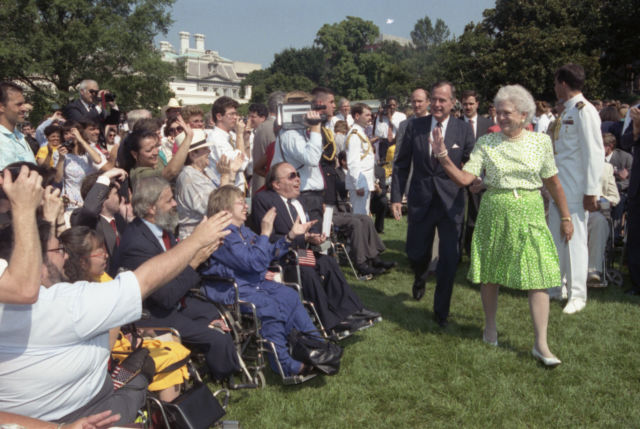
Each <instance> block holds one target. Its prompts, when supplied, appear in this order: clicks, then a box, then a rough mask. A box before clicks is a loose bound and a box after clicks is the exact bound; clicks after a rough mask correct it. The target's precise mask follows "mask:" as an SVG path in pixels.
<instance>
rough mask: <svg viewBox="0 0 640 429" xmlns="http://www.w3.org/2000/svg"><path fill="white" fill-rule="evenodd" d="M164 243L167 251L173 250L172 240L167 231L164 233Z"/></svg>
mask: <svg viewBox="0 0 640 429" xmlns="http://www.w3.org/2000/svg"><path fill="white" fill-rule="evenodd" d="M162 242H163V243H164V248H165V249H166V250H169V249H171V238H170V237H169V233H168V232H167V231H162Z"/></svg>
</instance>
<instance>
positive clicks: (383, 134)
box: [374, 96, 407, 162]
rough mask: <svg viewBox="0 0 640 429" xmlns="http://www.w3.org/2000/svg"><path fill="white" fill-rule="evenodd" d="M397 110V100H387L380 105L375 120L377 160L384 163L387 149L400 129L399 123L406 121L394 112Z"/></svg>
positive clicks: (404, 117) (403, 116)
mask: <svg viewBox="0 0 640 429" xmlns="http://www.w3.org/2000/svg"><path fill="white" fill-rule="evenodd" d="M397 108H398V99H397V98H396V97H393V96H392V97H389V98H387V100H386V102H385V103H384V104H383V105H382V110H381V111H380V112H379V113H378V117H377V118H376V125H375V129H374V134H375V136H376V137H378V138H379V139H380V140H379V141H378V160H379V162H385V159H386V157H387V149H388V148H389V146H391V145H392V144H393V143H395V140H396V133H397V131H398V128H399V127H400V122H402V121H404V120H405V119H407V115H405V114H404V113H400V112H398V111H396V109H397Z"/></svg>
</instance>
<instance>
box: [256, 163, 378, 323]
mask: <svg viewBox="0 0 640 429" xmlns="http://www.w3.org/2000/svg"><path fill="white" fill-rule="evenodd" d="M266 186H267V189H266V190H264V191H260V192H258V193H257V194H256V195H254V197H253V199H252V206H251V218H252V220H253V224H254V225H260V222H261V220H262V218H263V217H264V215H265V213H266V212H267V211H268V210H269V209H271V207H275V208H276V213H277V214H276V219H275V221H274V222H273V233H272V234H271V237H270V240H271V241H272V242H274V241H277V240H278V239H280V238H281V237H283V236H284V235H286V234H287V233H288V232H289V231H290V230H291V227H292V226H293V222H294V220H295V218H296V217H300V219H301V220H302V219H304V221H306V215H305V212H306V209H305V208H304V207H303V206H302V204H301V203H300V202H299V201H298V196H299V195H300V177H299V176H298V173H297V171H296V169H295V168H294V167H293V166H292V165H291V164H288V163H286V162H281V163H278V164H276V165H274V166H273V167H272V168H271V170H270V171H269V173H268V174H267V178H266ZM325 239H326V237H324V236H323V235H321V234H317V233H307V234H305V236H299V237H297V238H296V239H295V240H294V241H293V243H292V244H291V248H292V249H294V250H301V251H302V253H303V254H306V249H307V244H312V245H319V244H320V243H322V242H324V241H325ZM314 257H315V262H316V264H315V266H304V265H301V266H300V276H301V278H302V292H303V295H304V297H305V299H307V300H309V301H311V302H313V303H314V304H315V306H316V310H317V311H318V315H319V316H320V319H321V321H322V323H323V325H324V327H325V328H326V329H327V330H329V331H335V332H336V333H338V334H339V333H340V332H342V331H354V330H357V329H360V328H362V327H363V326H364V324H363V321H365V322H366V323H365V324H367V323H369V322H370V321H373V320H376V319H378V317H380V314H379V313H376V312H374V311H370V310H367V309H366V308H364V305H363V304H362V301H360V298H359V297H358V295H357V294H356V293H355V292H354V291H353V289H351V286H349V284H348V283H347V280H346V279H345V278H344V275H343V274H342V271H340V267H339V266H338V264H337V263H336V261H335V259H333V258H332V257H330V256H326V255H322V254H320V253H317V252H314Z"/></svg>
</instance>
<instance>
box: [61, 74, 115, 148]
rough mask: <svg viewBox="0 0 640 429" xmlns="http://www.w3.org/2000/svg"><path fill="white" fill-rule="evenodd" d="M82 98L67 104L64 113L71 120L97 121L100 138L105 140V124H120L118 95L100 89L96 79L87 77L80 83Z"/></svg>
mask: <svg viewBox="0 0 640 429" xmlns="http://www.w3.org/2000/svg"><path fill="white" fill-rule="evenodd" d="M78 92H79V93H80V98H78V99H77V100H74V101H72V102H71V103H69V104H67V105H66V106H65V107H64V108H63V109H62V115H63V116H64V117H65V119H66V120H67V121H70V122H96V123H98V124H99V125H100V140H101V141H104V127H105V125H118V123H119V121H120V111H119V110H118V106H117V105H116V96H115V94H112V93H111V92H109V91H108V90H105V89H103V90H100V89H99V88H98V83H97V82H96V81H95V80H90V79H85V80H83V81H82V82H80V84H79V85H78Z"/></svg>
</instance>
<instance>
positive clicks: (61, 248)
mask: <svg viewBox="0 0 640 429" xmlns="http://www.w3.org/2000/svg"><path fill="white" fill-rule="evenodd" d="M47 252H58V253H59V254H61V255H62V254H64V247H56V248H55V249H47Z"/></svg>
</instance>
